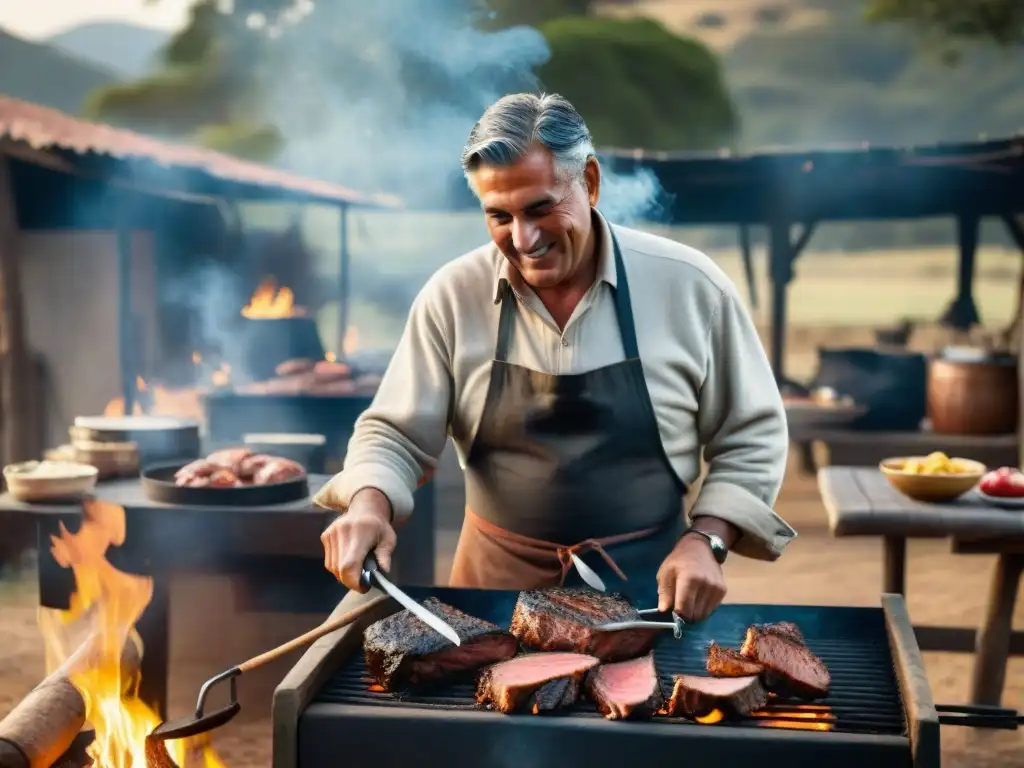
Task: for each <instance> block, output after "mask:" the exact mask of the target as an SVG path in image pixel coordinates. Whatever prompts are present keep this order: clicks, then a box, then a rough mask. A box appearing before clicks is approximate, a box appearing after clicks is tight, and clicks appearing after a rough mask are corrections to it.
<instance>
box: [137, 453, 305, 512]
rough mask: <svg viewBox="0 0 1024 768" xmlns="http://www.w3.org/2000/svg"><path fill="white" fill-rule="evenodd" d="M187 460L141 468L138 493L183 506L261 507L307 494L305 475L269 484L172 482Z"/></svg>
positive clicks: (303, 496)
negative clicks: (217, 485) (186, 485)
mask: <svg viewBox="0 0 1024 768" xmlns="http://www.w3.org/2000/svg"><path fill="white" fill-rule="evenodd" d="M188 463H189V462H187V461H176V462H174V463H172V464H157V465H155V466H149V467H146V468H145V469H143V470H142V478H141V479H142V492H143V493H144V494H145V495H146V498H147V499H149V500H150V501H156V502H160V503H161V504H180V505H183V506H216V507H220V506H223V507H265V506H271V505H274V504H286V503H288V502H290V501H299V500H301V499H304V498H306V497H307V496H309V483H308V482H307V480H306V476H305V475H303V476H302V477H298V478H296V479H294V480H288V481H287V482H284V483H271V484H269V485H249V486H245V487H242V488H182V487H180V486H177V485H175V484H174V473H175V472H177V471H178V470H179V469H181V468H182V467H184V466H185V465H186V464H188Z"/></svg>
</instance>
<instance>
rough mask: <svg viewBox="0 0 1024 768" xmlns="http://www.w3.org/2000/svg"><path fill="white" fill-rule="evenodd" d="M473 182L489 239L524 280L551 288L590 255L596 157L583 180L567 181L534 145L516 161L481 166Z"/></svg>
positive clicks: (597, 184) (548, 156)
mask: <svg viewBox="0 0 1024 768" xmlns="http://www.w3.org/2000/svg"><path fill="white" fill-rule="evenodd" d="M473 183H474V186H475V187H476V192H477V195H478V196H479V197H480V202H481V203H482V204H483V208H484V214H485V215H486V217H487V229H488V230H489V231H490V233H491V239H492V240H493V241H494V244H495V245H497V246H498V248H499V249H500V250H501V252H502V253H503V254H504V255H505V258H507V259H508V260H509V261H510V262H512V264H513V266H515V267H516V269H518V270H519V273H520V274H521V275H522V276H523V280H524V281H526V284H527V285H529V286H530V287H531V288H553V287H555V286H557V285H561V284H564V283H566V282H567V281H568V280H570V279H571V278H572V277H573V275H575V274H576V273H577V271H578V270H579V269H580V267H581V266H582V265H583V263H584V261H585V260H586V258H587V256H588V253H587V244H588V242H589V240H590V233H591V218H590V216H591V214H590V210H591V208H592V207H593V206H595V205H597V199H598V193H599V190H600V186H601V171H600V168H599V166H598V164H597V161H596V160H594V159H591V160H590V161H589V162H588V163H587V169H586V171H585V173H584V178H583V179H582V180H576V181H567V180H564V179H560V178H559V176H558V174H557V173H556V172H555V163H554V158H553V157H552V155H551V153H550V152H549V151H548V150H547V149H545V148H544V147H540V146H538V147H535V148H534V149H532V150H530V152H528V153H527V154H526V155H525V156H524V157H523V158H522V159H520V160H519V161H518V162H517V163H515V165H509V166H481V167H480V168H479V169H477V170H476V171H475V172H474V173H473Z"/></svg>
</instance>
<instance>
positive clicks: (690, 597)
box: [658, 536, 726, 622]
mask: <svg viewBox="0 0 1024 768" xmlns="http://www.w3.org/2000/svg"><path fill="white" fill-rule="evenodd" d="M725 592H726V589H725V576H724V575H723V573H722V566H721V565H719V564H718V561H717V560H715V556H714V554H712V552H711V548H710V547H709V546H708V543H707V542H706V541H704V539H702V538H701V537H700V536H683V537H682V538H681V539H680V540H679V541H678V542H677V543H676V545H675V547H674V548H673V549H672V551H671V552H670V553H669V555H668V557H666V558H665V561H664V562H663V563H662V564H661V568H659V569H658V610H659V611H663V612H664V611H675V612H676V613H678V614H679V615H680V616H681V617H682V618H683V619H685V620H686V621H693V622H696V621H703V620H704V619H706V618H707V617H708V616H710V615H711V614H712V613H713V612H714V610H715V609H716V608H717V607H718V606H719V605H721V603H722V599H723V598H724V597H725Z"/></svg>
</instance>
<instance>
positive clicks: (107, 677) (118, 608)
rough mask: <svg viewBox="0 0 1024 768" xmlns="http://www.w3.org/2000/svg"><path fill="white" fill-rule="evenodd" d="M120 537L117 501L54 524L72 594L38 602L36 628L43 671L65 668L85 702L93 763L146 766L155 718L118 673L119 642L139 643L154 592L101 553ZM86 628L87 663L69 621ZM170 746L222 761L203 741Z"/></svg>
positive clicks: (56, 548) (195, 758) (208, 761)
mask: <svg viewBox="0 0 1024 768" xmlns="http://www.w3.org/2000/svg"><path fill="white" fill-rule="evenodd" d="M124 540H125V513H124V509H123V508H122V507H118V506H115V505H113V504H107V503H105V502H99V501H88V502H86V503H85V505H84V508H83V513H82V525H81V528H80V529H79V531H78V532H77V533H70V532H69V531H68V530H67V529H66V528H65V527H64V525H63V523H62V524H61V525H60V533H59V535H57V536H53V537H51V543H52V547H51V551H52V552H53V557H54V559H55V560H56V561H57V563H59V564H60V565H61V566H62V567H64V568H71V570H72V571H73V573H74V576H75V593H74V594H73V595H72V596H71V603H70V605H71V607H70V609H69V610H67V611H57V610H53V609H47V608H41V609H40V610H39V628H40V631H41V632H42V635H43V639H44V641H45V643H46V663H47V671H48V672H49V673H52V672H54V671H56V670H57V669H58V668H61V667H63V668H64V669H65V671H66V672H67V674H68V679H69V680H70V681H71V683H72V684H73V685H74V686H75V688H77V689H78V691H79V692H80V693H81V695H82V699H83V700H84V701H85V707H86V718H87V720H88V722H89V723H90V725H91V726H92V728H93V729H94V732H95V740H94V741H93V743H92V745H91V746H90V747H89V756H90V757H91V758H92V759H93V765H94V768H146V759H145V741H146V736H147V735H148V734H149V733H150V732H151V731H152V730H153V729H154V728H155V727H156V726H157V725H158V724H159V723H160V718H159V717H158V716H157V714H156V713H155V712H153V710H151V709H150V708H149V707H148V706H146V705H145V704H144V703H143V702H142V701H140V700H139V699H138V698H137V697H136V695H135V692H136V691H137V690H138V684H139V677H138V674H137V673H136V674H135V677H134V679H131V680H123V679H122V667H121V656H122V652H123V649H124V647H125V644H126V643H127V642H133V643H135V644H136V647H138V648H141V640H140V639H139V637H138V635H137V633H136V632H135V624H136V622H137V621H138V619H139V617H140V616H141V615H142V612H143V611H144V610H145V609H146V606H147V605H149V601H150V599H152V596H153V580H152V579H151V578H148V577H144V576H133V575H131V574H127V573H124V572H123V571H119V570H118V569H116V568H115V567H114V566H112V565H111V564H110V562H109V561H108V560H107V558H106V552H107V549H108V548H109V547H111V546H121V545H122V544H124ZM83 622H86V623H87V624H88V625H89V626H90V627H91V632H92V634H91V635H90V636H89V638H88V641H89V648H90V649H93V650H92V652H91V654H90V655H89V656H88V663H87V664H83V663H81V662H80V660H77V659H76V651H78V650H79V649H80V648H81V647H82V640H83V638H81V637H77V638H76V637H74V636H73V635H74V634H75V632H74V631H73V629H74V628H75V627H79V626H81V624H82V623H83ZM168 750H169V751H170V753H171V756H172V757H173V758H174V759H175V761H176V762H177V763H178V764H179V765H181V766H186V765H187V766H189V768H192V767H193V766H195V767H196V768H223V766H224V764H223V763H222V762H221V760H220V759H219V758H218V757H217V756H216V754H215V753H214V752H213V750H212V749H211V748H210V747H209V745H208V742H205V743H196V742H195V741H194V740H193V741H192V743H188V742H187V741H184V740H183V741H177V742H171V743H169V744H168Z"/></svg>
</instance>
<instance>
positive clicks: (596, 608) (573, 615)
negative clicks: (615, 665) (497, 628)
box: [509, 587, 658, 661]
mask: <svg viewBox="0 0 1024 768" xmlns="http://www.w3.org/2000/svg"><path fill="white" fill-rule="evenodd" d="M639 618H640V615H639V614H638V613H637V611H636V609H635V608H634V607H633V606H632V605H630V604H629V602H628V601H627V600H626V599H625V598H624V597H622V596H620V595H609V594H604V593H601V592H595V591H593V590H589V589H572V588H567V587H554V588H552V589H543V590H529V591H526V592H520V593H519V599H518V600H517V601H516V607H515V610H514V611H513V613H512V624H511V626H510V627H509V630H510V631H511V632H512V634H514V635H515V636H516V637H518V638H519V640H520V641H521V642H522V643H523V645H525V646H526V647H528V648H532V649H534V650H538V651H567V652H573V653H584V654H589V655H591V656H596V657H597V658H599V659H600V660H601V661H621V660H625V659H633V658H636V657H637V656H642V655H644V654H646V653H647V652H648V651H650V650H651V648H652V647H653V646H654V641H655V640H656V639H657V636H658V630H657V629H626V630H617V631H614V632H605V631H602V630H599V629H597V627H598V626H600V625H601V624H607V623H609V622H619V621H634V620H636V619H639Z"/></svg>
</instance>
